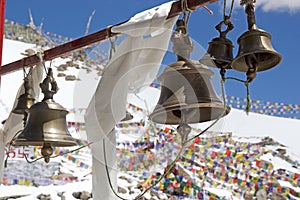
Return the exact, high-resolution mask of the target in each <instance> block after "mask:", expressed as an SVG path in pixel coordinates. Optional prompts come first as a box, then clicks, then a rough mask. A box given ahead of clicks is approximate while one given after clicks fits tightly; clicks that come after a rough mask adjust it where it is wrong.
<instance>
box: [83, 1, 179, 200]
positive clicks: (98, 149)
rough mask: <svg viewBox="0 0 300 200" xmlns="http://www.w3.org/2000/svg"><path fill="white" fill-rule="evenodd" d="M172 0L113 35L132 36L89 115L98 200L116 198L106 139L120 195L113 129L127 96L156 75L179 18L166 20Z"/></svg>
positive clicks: (106, 75)
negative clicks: (108, 176) (108, 173)
mask: <svg viewBox="0 0 300 200" xmlns="http://www.w3.org/2000/svg"><path fill="white" fill-rule="evenodd" d="M171 5H172V2H169V3H166V4H163V5H161V6H158V7H155V8H152V9H150V10H146V11H144V12H141V13H139V14H137V15H135V16H134V17H132V18H131V19H130V20H129V21H128V22H126V23H124V24H122V25H119V26H114V27H112V29H111V30H112V32H115V33H122V34H127V35H128V37H127V38H125V39H124V41H122V43H121V44H120V45H119V46H118V47H117V48H116V52H115V54H114V55H113V57H112V58H111V60H110V62H109V64H108V66H107V68H106V70H105V71H104V73H103V76H102V78H101V80H100V82H99V84H98V86H97V89H96V91H95V94H94V96H93V97H92V99H91V101H90V103H89V106H88V108H87V112H86V114H85V122H86V132H87V137H88V140H89V142H93V144H92V145H91V148H92V154H93V198H94V199H106V200H111V199H116V197H115V196H114V194H113V192H112V190H111V188H110V186H109V184H108V178H107V175H106V169H105V162H104V159H103V158H104V154H103V139H105V150H106V156H107V165H108V167H109V171H110V176H111V180H112V185H113V187H114V189H115V190H116V191H117V184H116V181H117V178H116V176H117V171H116V157H115V156H116V153H115V151H116V139H115V137H116V136H115V132H114V127H115V125H116V124H117V123H118V122H120V121H121V120H122V119H123V118H124V117H125V115H126V103H127V94H128V93H137V92H140V91H141V90H143V88H144V87H145V86H148V85H149V84H150V83H151V82H152V81H153V80H154V79H155V77H156V75H157V72H158V70H159V68H160V65H161V62H162V59H163V57H164V55H165V52H166V50H167V48H168V45H169V40H170V37H171V34H172V29H173V26H174V24H175V22H176V20H177V18H176V17H174V18H170V19H167V16H168V14H169V11H170V8H171Z"/></svg>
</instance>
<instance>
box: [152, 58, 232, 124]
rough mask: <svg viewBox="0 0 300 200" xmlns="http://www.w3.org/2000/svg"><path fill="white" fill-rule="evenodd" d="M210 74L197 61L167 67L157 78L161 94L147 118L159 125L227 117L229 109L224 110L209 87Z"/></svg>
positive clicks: (210, 86) (209, 71)
mask: <svg viewBox="0 0 300 200" xmlns="http://www.w3.org/2000/svg"><path fill="white" fill-rule="evenodd" d="M213 75H214V72H213V71H211V70H210V69H208V68H206V67H204V66H203V65H202V64H200V63H199V62H197V61H191V60H185V61H180V60H179V61H177V62H175V63H172V64H170V65H169V66H168V67H167V68H166V69H165V70H164V71H163V73H162V75H161V76H159V78H158V81H159V82H160V83H161V95H160V98H159V100H158V103H157V105H156V107H155V109H154V111H153V112H152V114H151V115H150V119H151V120H152V121H154V122H157V123H161V124H181V123H182V122H184V123H201V122H206V121H210V120H213V119H217V118H218V117H221V116H222V114H224V115H226V114H228V113H229V111H230V107H228V106H226V107H224V103H223V102H222V100H221V98H219V97H218V95H217V94H216V92H215V90H214V88H213V85H212V80H211V77H212V76H213ZM224 115H223V116H224Z"/></svg>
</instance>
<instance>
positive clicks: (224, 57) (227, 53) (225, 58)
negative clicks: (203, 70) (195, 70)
mask: <svg viewBox="0 0 300 200" xmlns="http://www.w3.org/2000/svg"><path fill="white" fill-rule="evenodd" d="M226 17H227V16H226ZM222 25H226V26H227V29H226V30H225V31H221V27H222ZM215 28H216V29H217V31H218V32H219V33H220V36H219V37H216V38H213V39H212V41H211V42H209V43H208V44H209V46H208V49H207V54H205V55H204V57H202V58H201V59H200V61H199V62H200V63H202V64H204V65H207V66H211V67H217V68H223V69H231V66H230V64H231V62H232V60H233V53H232V51H233V45H232V42H231V41H230V40H229V39H228V38H226V35H227V33H228V32H229V31H231V30H232V29H233V25H232V23H231V21H230V19H229V18H228V17H227V18H226V19H225V20H224V21H222V22H220V23H219V24H218V25H217V26H216V27H215Z"/></svg>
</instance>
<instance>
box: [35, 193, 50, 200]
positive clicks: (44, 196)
mask: <svg viewBox="0 0 300 200" xmlns="http://www.w3.org/2000/svg"><path fill="white" fill-rule="evenodd" d="M36 198H37V199H40V200H52V199H51V195H50V194H39V195H38V196H37V197H36Z"/></svg>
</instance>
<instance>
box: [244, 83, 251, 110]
mask: <svg viewBox="0 0 300 200" xmlns="http://www.w3.org/2000/svg"><path fill="white" fill-rule="evenodd" d="M245 86H246V88H247V105H246V113H247V115H248V114H249V112H250V109H251V98H250V90H249V82H246V83H245Z"/></svg>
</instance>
